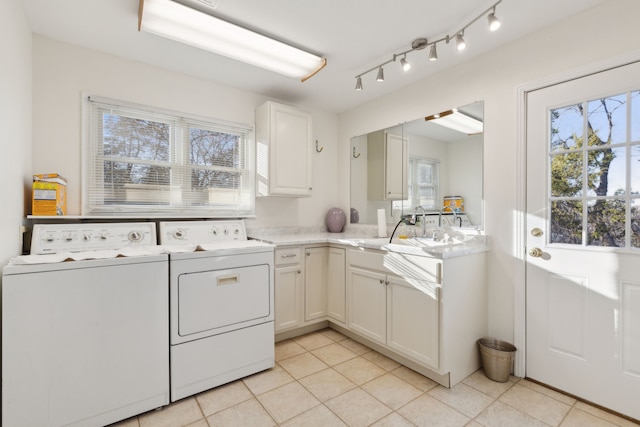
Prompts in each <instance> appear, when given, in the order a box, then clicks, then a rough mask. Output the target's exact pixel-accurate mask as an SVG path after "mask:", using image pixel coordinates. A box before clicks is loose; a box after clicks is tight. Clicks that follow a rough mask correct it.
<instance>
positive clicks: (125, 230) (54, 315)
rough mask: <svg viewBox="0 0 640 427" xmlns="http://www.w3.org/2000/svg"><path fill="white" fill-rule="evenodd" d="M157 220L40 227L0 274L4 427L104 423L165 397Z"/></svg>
mask: <svg viewBox="0 0 640 427" xmlns="http://www.w3.org/2000/svg"><path fill="white" fill-rule="evenodd" d="M156 241H157V239H156V228H155V224H154V223H127V224H71V225H62V224H43V225H36V226H34V230H33V237H32V250H31V254H32V255H28V256H22V257H16V258H14V259H13V260H12V261H11V262H10V264H9V265H8V266H5V267H4V268H3V277H2V335H3V336H2V425H4V426H7V427H9V426H16V427H18V426H104V425H107V424H111V423H114V422H116V421H120V420H122V419H125V418H128V417H131V416H133V415H136V414H139V413H142V412H145V411H148V410H151V409H154V408H158V407H161V406H163V405H167V404H168V403H169V333H168V331H169V318H168V312H169V310H168V306H169V299H168V294H169V292H168V287H167V277H168V256H167V255H166V254H160V253H158V252H160V251H159V250H158V247H157V246H156Z"/></svg>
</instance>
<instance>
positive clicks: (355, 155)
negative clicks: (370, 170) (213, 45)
mask: <svg viewBox="0 0 640 427" xmlns="http://www.w3.org/2000/svg"><path fill="white" fill-rule="evenodd" d="M360 154H361V153H358V154H356V147H353V158H354V159H357V158H358V157H360Z"/></svg>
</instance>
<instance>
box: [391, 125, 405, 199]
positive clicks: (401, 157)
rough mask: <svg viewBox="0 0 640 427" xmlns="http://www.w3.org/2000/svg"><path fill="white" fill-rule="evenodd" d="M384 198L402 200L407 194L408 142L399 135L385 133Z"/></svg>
mask: <svg viewBox="0 0 640 427" xmlns="http://www.w3.org/2000/svg"><path fill="white" fill-rule="evenodd" d="M385 138H386V144H385V156H386V162H385V169H386V171H385V190H386V193H385V198H386V199H388V200H398V199H401V200H404V199H406V198H407V196H408V194H409V193H408V189H407V188H408V185H409V181H408V170H407V169H408V166H409V165H408V163H407V159H408V158H409V154H408V151H407V149H408V143H407V139H406V138H403V137H402V136H399V135H393V134H390V133H385Z"/></svg>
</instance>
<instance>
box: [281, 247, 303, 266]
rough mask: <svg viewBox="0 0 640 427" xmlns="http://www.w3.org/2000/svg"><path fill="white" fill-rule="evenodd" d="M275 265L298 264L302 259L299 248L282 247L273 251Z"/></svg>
mask: <svg viewBox="0 0 640 427" xmlns="http://www.w3.org/2000/svg"><path fill="white" fill-rule="evenodd" d="M275 258H276V259H275V265H276V266H278V265H287V264H299V263H300V260H301V259H302V249H301V248H282V249H276V251H275Z"/></svg>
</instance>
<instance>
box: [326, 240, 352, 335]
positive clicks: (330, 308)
mask: <svg viewBox="0 0 640 427" xmlns="http://www.w3.org/2000/svg"><path fill="white" fill-rule="evenodd" d="M345 263H346V256H345V250H344V249H341V248H329V265H328V275H327V312H328V314H329V317H331V319H332V320H337V321H339V322H342V323H346V322H347V316H346V314H347V313H346V303H347V289H346V271H345V268H346V264H345Z"/></svg>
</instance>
